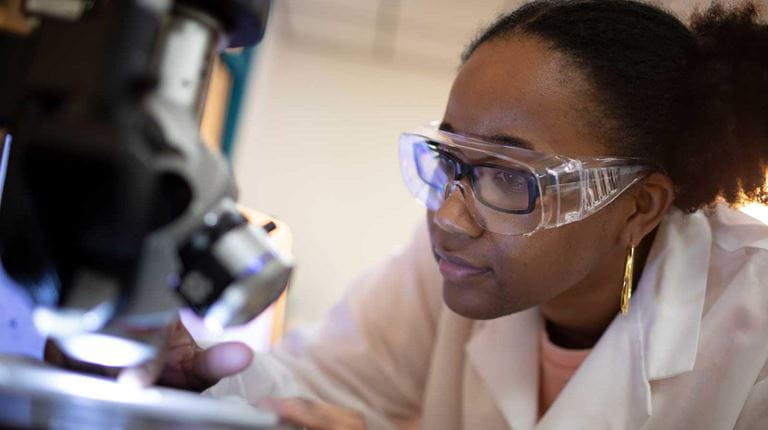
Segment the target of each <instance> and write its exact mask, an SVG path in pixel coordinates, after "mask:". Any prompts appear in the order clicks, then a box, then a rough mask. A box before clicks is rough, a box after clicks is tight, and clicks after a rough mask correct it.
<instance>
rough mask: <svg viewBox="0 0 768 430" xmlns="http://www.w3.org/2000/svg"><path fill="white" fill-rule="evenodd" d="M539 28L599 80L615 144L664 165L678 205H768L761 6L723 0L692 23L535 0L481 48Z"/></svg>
mask: <svg viewBox="0 0 768 430" xmlns="http://www.w3.org/2000/svg"><path fill="white" fill-rule="evenodd" d="M518 35H523V36H533V37H538V38H540V39H542V40H544V41H545V42H547V43H548V44H549V45H550V46H552V47H553V48H554V49H556V50H558V51H559V52H562V53H564V54H566V55H567V56H568V57H569V58H570V59H571V60H572V61H573V63H574V64H575V66H576V67H577V68H579V69H580V70H581V71H582V72H583V73H584V74H585V76H586V77H587V78H588V81H589V82H591V84H592V87H593V88H592V92H593V93H594V95H595V97H596V100H597V104H598V106H599V107H600V109H599V111H600V112H601V115H603V116H604V118H602V120H603V121H601V123H602V124H605V125H606V128H608V129H609V130H608V131H607V133H606V134H607V136H609V138H608V142H607V145H608V146H609V147H610V148H611V150H612V151H611V152H614V153H616V154H621V155H627V156H634V157H643V158H646V159H649V160H652V161H654V162H655V163H657V164H658V165H660V166H662V167H663V168H664V170H665V171H666V172H667V174H668V175H669V176H670V178H671V179H672V181H673V182H674V183H675V187H676V199H675V205H676V206H677V207H679V208H680V209H683V210H686V211H689V212H693V211H695V210H697V209H700V208H702V207H705V206H709V205H711V204H712V203H715V202H716V201H718V200H719V199H724V200H725V201H727V202H729V203H731V204H737V203H741V202H743V201H744V200H751V201H759V202H762V203H764V204H766V203H768V185H766V173H767V169H768V26H767V25H765V24H764V23H761V21H760V16H759V11H758V8H757V7H756V6H755V5H754V4H753V3H749V2H748V3H744V4H742V5H740V6H736V7H733V8H730V9H729V8H725V7H723V6H721V5H719V4H713V5H712V6H710V7H709V8H708V9H706V10H704V11H701V12H696V13H694V14H693V16H692V18H691V24H690V26H688V27H686V25H684V24H683V23H682V22H680V20H678V19H677V18H676V17H674V16H673V15H671V14H669V13H667V12H666V11H664V10H662V9H660V8H658V7H655V6H652V5H649V4H646V3H641V2H638V1H633V0H536V1H533V2H531V3H528V4H525V5H523V6H521V7H520V8H518V9H516V10H514V11H513V12H511V13H508V14H504V15H502V16H501V17H499V19H498V20H496V22H494V23H493V24H492V25H491V26H490V27H488V28H487V29H486V30H485V31H483V32H482V33H481V34H480V36H479V37H478V38H476V39H475V40H474V41H473V42H472V43H471V44H470V45H469V47H468V48H467V49H466V51H465V52H464V54H463V56H462V60H463V61H467V59H469V57H470V56H471V55H472V53H473V52H474V51H475V50H476V49H477V48H478V47H479V46H480V45H482V44H484V43H486V42H488V41H492V40H498V39H504V38H511V37H514V36H518Z"/></svg>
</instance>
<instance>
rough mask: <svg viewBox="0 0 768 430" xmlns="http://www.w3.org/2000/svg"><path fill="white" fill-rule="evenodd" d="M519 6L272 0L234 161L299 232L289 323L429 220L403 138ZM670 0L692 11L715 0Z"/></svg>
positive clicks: (316, 313)
mask: <svg viewBox="0 0 768 430" xmlns="http://www.w3.org/2000/svg"><path fill="white" fill-rule="evenodd" d="M519 3H520V2H519V1H515V0H512V1H502V0H477V1H471V2H469V1H459V0H442V1H439V2H438V1H434V0H432V1H427V0H409V1H397V0H280V1H277V2H275V5H274V10H273V14H272V17H271V21H270V28H269V31H268V34H267V37H266V39H265V41H264V42H263V44H262V46H261V48H260V53H259V64H258V65H257V66H256V67H255V70H254V75H253V78H252V79H251V83H250V87H249V89H248V94H247V96H246V99H247V100H248V105H247V106H246V108H245V110H244V112H243V118H242V127H241V129H240V132H239V135H238V141H237V142H238V143H237V152H236V166H235V167H236V174H237V176H238V181H239V185H240V189H241V198H242V201H243V202H244V203H245V204H246V205H248V206H251V207H253V208H256V209H259V210H262V211H265V212H268V213H270V214H272V215H275V216H277V217H279V218H281V219H283V220H284V221H286V222H287V223H288V224H289V225H290V226H291V228H292V229H293V236H294V253H295V256H296V261H297V264H298V268H297V271H296V276H295V277H294V280H293V283H292V286H291V293H290V295H289V301H288V326H289V327H290V326H295V325H297V324H300V323H303V322H312V321H316V320H319V319H320V318H322V316H323V315H324V313H325V312H326V311H327V309H328V308H329V307H330V306H331V305H332V304H333V303H334V302H336V301H337V300H338V299H339V297H340V296H341V295H342V293H343V292H344V290H345V289H346V288H347V287H348V285H349V284H350V282H351V280H352V279H353V278H354V276H355V275H357V274H359V273H360V272H361V271H362V270H363V269H365V268H366V267H368V266H369V265H371V264H372V263H374V262H375V261H377V260H380V259H381V258H382V256H384V255H386V254H388V253H390V252H392V251H393V250H394V249H395V248H397V247H398V246H400V245H402V244H403V243H404V242H405V241H406V240H407V238H408V237H409V235H410V233H411V231H412V230H413V228H414V226H415V224H416V223H417V222H419V221H421V220H422V218H423V214H424V209H423V208H422V207H420V206H419V205H418V204H416V203H415V202H414V201H413V200H412V199H411V197H410V196H409V194H408V193H407V191H406V190H405V187H404V186H403V185H402V181H401V179H400V175H399V171H398V160H397V137H398V134H399V133H400V132H401V131H403V130H405V129H409V128H413V127H417V126H419V125H421V124H423V123H425V122H427V121H429V120H432V119H439V118H440V117H441V116H442V113H443V108H444V104H445V101H446V99H447V96H448V91H449V89H450V85H451V81H452V79H453V77H454V74H455V71H456V67H457V65H458V58H459V54H460V52H461V50H462V49H463V47H464V45H465V44H466V43H467V42H468V41H469V40H470V39H471V37H472V36H473V35H474V34H476V32H477V31H478V30H479V29H480V27H481V26H482V25H483V24H488V23H489V22H491V21H492V20H493V18H494V17H495V16H496V15H497V13H498V12H500V11H501V10H503V9H505V8H509V7H512V6H514V5H516V4H519ZM665 3H666V5H667V6H669V8H670V9H672V10H673V11H675V12H677V13H680V14H682V15H683V16H687V15H688V12H687V11H688V10H690V8H691V7H692V5H693V4H697V3H698V4H706V3H707V2H705V1H691V0H672V1H667V2H665Z"/></svg>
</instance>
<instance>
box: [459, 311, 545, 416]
mask: <svg viewBox="0 0 768 430" xmlns="http://www.w3.org/2000/svg"><path fill="white" fill-rule="evenodd" d="M478 325H479V328H478V329H477V331H476V332H475V334H474V335H473V336H472V338H471V339H470V341H469V342H468V343H467V346H466V350H467V355H468V359H469V361H470V365H472V366H474V368H475V370H476V371H477V373H478V374H479V375H480V377H481V379H482V381H483V382H484V383H485V386H486V388H487V389H488V391H489V392H490V394H491V396H493V398H494V400H495V401H496V405H497V406H498V408H499V410H500V411H501V413H502V415H503V416H504V419H505V420H506V421H507V423H508V425H509V426H510V428H512V429H514V430H517V429H531V428H533V426H534V425H535V424H536V420H537V418H538V395H539V344H538V340H539V337H538V336H539V330H541V317H540V315H539V310H538V309H537V308H534V309H529V310H526V311H523V312H519V313H516V314H512V315H509V316H506V317H503V318H498V319H495V320H492V321H484V322H480V323H478Z"/></svg>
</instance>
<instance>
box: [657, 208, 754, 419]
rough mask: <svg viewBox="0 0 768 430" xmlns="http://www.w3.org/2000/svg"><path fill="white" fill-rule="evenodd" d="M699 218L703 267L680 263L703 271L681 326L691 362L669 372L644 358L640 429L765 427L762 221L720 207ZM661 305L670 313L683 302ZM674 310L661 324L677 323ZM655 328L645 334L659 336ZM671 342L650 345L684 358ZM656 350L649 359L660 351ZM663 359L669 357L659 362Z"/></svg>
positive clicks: (692, 271) (693, 270)
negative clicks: (696, 299)
mask: <svg viewBox="0 0 768 430" xmlns="http://www.w3.org/2000/svg"><path fill="white" fill-rule="evenodd" d="M707 221H708V224H709V227H710V230H709V231H710V233H711V246H710V248H709V250H710V253H709V262H708V263H709V264H708V265H707V266H706V269H705V267H700V266H691V267H688V268H686V271H687V272H688V273H689V274H690V275H689V276H690V277H695V276H696V274H697V273H704V272H705V271H706V291H705V293H704V297H703V300H702V310H701V316H700V318H699V321H698V327H696V330H690V329H689V330H686V331H687V333H688V337H689V338H692V339H693V341H694V344H695V360H692V361H691V366H690V369H685V370H686V371H685V372H679V373H672V374H664V373H663V372H654V371H653V361H651V363H650V365H649V368H650V369H651V371H650V373H651V374H650V375H649V376H650V383H651V387H652V391H653V416H652V419H651V420H649V422H648V423H647V424H648V425H647V426H646V427H645V428H665V429H666V428H682V426H687V427H688V428H692V427H690V426H695V427H696V428H706V429H710V428H711V429H719V428H738V429H752V428H768V380H767V379H766V377H768V364H767V363H768V226H766V225H765V224H763V223H761V222H759V221H757V220H755V219H753V218H751V217H749V216H747V215H745V214H743V213H740V212H738V211H735V210H732V209H728V208H725V207H723V206H720V207H718V208H717V209H716V210H715V212H714V213H713V214H711V215H710V216H708V217H707ZM681 286H685V287H687V285H685V284H682V285H681ZM666 306H667V308H668V309H669V310H671V311H674V310H675V309H683V306H684V304H683V303H682V301H680V302H672V306H669V304H667V305H666ZM661 307H662V306H660V305H659V304H658V303H657V304H656V306H655V308H656V309H659V308H661ZM680 315H681V317H678V318H675V317H674V313H672V312H670V315H668V316H666V317H665V318H664V323H665V324H664V326H663V328H665V329H666V330H670V329H671V330H674V329H675V327H685V326H686V324H685V323H684V322H683V321H681V320H682V319H683V316H684V315H685V313H683V312H681V313H680ZM659 328H662V327H661V326H659ZM660 332H661V330H655V331H654V332H653V334H654V335H656V336H657V337H658V338H662V339H663V338H664V337H665V336H664V335H660V334H659V333H660ZM666 337H667V338H668V339H670V340H671V339H672V338H673V337H672V336H666ZM684 342H685V341H683V342H682V343H684ZM676 344H677V345H678V346H676V347H673V346H672V344H671V343H666V342H656V345H668V346H669V348H668V350H669V351H670V355H671V354H677V355H678V357H679V356H680V355H685V353H684V351H685V348H680V347H679V345H680V342H676ZM651 346H654V341H652V342H651ZM659 349H660V348H657V351H652V354H651V357H653V358H659V357H662V356H663V355H665V354H663V353H661V352H660V351H659ZM664 361H666V362H667V363H674V362H675V359H672V358H670V359H668V360H659V363H663V362H664ZM682 361H684V360H682ZM678 362H681V361H680V360H679V359H678ZM659 368H663V367H659ZM667 368H668V369H676V370H683V369H679V368H677V367H676V366H671V367H667Z"/></svg>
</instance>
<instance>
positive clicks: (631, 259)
mask: <svg viewBox="0 0 768 430" xmlns="http://www.w3.org/2000/svg"><path fill="white" fill-rule="evenodd" d="M634 266H635V246H634V245H630V247H629V248H628V249H627V258H626V261H625V263H624V283H623V285H622V286H621V314H622V315H626V314H627V313H629V299H631V298H632V277H633V275H634Z"/></svg>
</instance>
